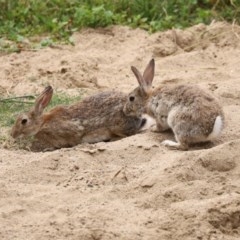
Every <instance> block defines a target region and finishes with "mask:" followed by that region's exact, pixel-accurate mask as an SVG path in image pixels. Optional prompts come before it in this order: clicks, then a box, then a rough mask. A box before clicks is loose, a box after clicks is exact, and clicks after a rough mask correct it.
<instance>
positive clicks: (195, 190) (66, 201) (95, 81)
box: [0, 22, 240, 240]
mask: <svg viewBox="0 0 240 240" xmlns="http://www.w3.org/2000/svg"><path fill="white" fill-rule="evenodd" d="M73 38H74V40H75V46H57V47H49V48H45V49H42V50H38V51H22V52H21V53H18V54H17V53H13V54H10V55H5V56H1V57H0V65H1V68H0V93H1V96H3V97H7V96H10V95H19V96H21V95H24V94H37V93H39V92H41V91H42V89H43V88H44V86H46V85H48V84H51V85H52V86H53V87H54V89H55V90H56V91H63V92H66V93H68V94H78V92H79V90H81V91H83V90H84V94H85V95H89V94H92V93H93V92H99V91H103V90H106V89H118V90H122V91H124V92H129V91H130V90H131V89H133V88H134V87H136V86H137V81H136V80H135V78H134V76H133V74H132V73H131V71H130V66H131V65H134V66H136V67H138V68H139V69H141V70H143V69H144V67H145V66H146V64H147V63H148V61H149V60H150V59H151V58H152V57H154V58H155V61H156V76H155V79H154V86H157V85H158V84H159V83H165V84H175V83H195V84H198V85H199V86H200V87H202V88H203V89H206V90H209V91H211V92H212V94H213V95H214V96H215V97H217V98H218V99H219V101H220V103H221V104H222V106H223V109H224V112H225V116H226V127H225V129H224V131H223V134H222V136H221V138H219V139H218V140H216V141H214V142H213V143H212V144H211V145H203V146H200V145H199V146H195V147H193V148H191V149H190V150H189V151H177V150H170V149H167V148H166V147H164V146H162V145H161V144H160V142H161V141H162V140H164V139H173V135H172V134H171V133H166V134H165V133H164V134H159V133H153V132H149V131H147V132H144V133H140V134H137V135H134V136H131V137H127V138H124V139H121V140H119V141H115V142H108V143H97V144H92V145H90V144H84V145H78V146H75V147H73V148H68V149H60V150H56V151H52V152H39V153H34V152H30V151H27V150H24V149H16V147H14V148H13V147H9V145H6V144H5V143H4V142H2V143H1V144H0V172H1V174H0V239H1V240H13V239H16V240H20V239H21V240H22V239H28V240H33V239H34V240H45V239H56V240H59V239H71V240H75V239H76V240H100V239H101V240H110V239H123V240H140V239H141V240H142V239H143V240H190V239H191V240H192V239H199V240H237V239H240V152H239V149H240V108H239V103H240V57H239V56H240V27H239V26H237V25H230V24H226V23H222V22H214V23H212V24H211V25H209V26H205V25H203V24H199V25H197V26H193V27H191V28H189V29H186V30H184V31H183V30H169V31H166V32H158V33H155V34H152V35H149V34H148V33H147V32H145V31H143V30H140V29H135V30H133V29H130V28H128V27H122V26H115V27H110V28H107V29H97V30H91V29H85V30H82V31H81V32H79V33H76V34H75V35H74V36H73ZM9 130H10V129H2V130H1V131H0V133H1V134H8V132H9Z"/></svg>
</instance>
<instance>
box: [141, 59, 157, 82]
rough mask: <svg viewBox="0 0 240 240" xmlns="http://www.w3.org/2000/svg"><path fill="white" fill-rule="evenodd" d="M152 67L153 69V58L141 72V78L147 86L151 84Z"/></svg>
mask: <svg viewBox="0 0 240 240" xmlns="http://www.w3.org/2000/svg"><path fill="white" fill-rule="evenodd" d="M154 69H155V61H154V59H152V60H151V61H150V62H149V63H148V65H147V67H146V68H145V70H144V73H143V79H144V81H145V83H146V85H147V86H149V87H151V86H152V81H153V78H154Z"/></svg>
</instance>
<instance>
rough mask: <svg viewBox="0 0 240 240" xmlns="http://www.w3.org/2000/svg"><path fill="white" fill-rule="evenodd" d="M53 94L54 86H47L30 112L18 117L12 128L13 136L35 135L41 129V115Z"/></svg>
mask: <svg viewBox="0 0 240 240" xmlns="http://www.w3.org/2000/svg"><path fill="white" fill-rule="evenodd" d="M52 95H53V89H52V87H51V86H48V87H46V88H45V89H44V90H43V92H42V93H41V94H40V95H39V96H38V98H37V99H36V101H35V104H34V107H33V108H32V109H31V110H30V111H29V112H27V113H23V114H21V115H19V116H18V117H17V120H16V121H15V124H14V125H13V127H12V130H11V136H12V137H13V138H17V137H22V136H25V137H27V136H33V135H35V134H36V133H37V132H38V131H39V129H40V128H41V125H42V118H41V117H42V113H43V110H44V108H45V107H47V105H48V104H49V102H50V101H51V98H52Z"/></svg>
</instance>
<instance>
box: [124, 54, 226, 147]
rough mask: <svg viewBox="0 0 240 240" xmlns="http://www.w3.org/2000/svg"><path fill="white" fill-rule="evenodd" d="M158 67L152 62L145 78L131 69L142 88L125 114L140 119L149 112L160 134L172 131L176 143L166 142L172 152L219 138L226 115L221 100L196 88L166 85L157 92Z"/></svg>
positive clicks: (134, 94)
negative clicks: (154, 86) (156, 77)
mask: <svg viewBox="0 0 240 240" xmlns="http://www.w3.org/2000/svg"><path fill="white" fill-rule="evenodd" d="M154 66H155V63H154V59H152V60H151V61H150V62H149V64H148V65H147V67H146V69H145V71H144V73H143V75H142V74H141V73H140V72H139V71H138V70H137V68H135V67H132V68H131V69H132V71H133V73H134V74H135V76H136V78H137V80H138V83H139V86H138V87H137V88H135V89H134V90H133V91H132V92H131V93H130V94H129V96H128V102H127V103H126V104H125V106H124V112H125V114H126V115H128V116H135V117H140V116H141V115H142V114H143V113H144V112H147V113H148V114H149V115H150V116H152V117H153V118H154V119H155V120H156V123H157V125H156V131H159V132H162V131H165V130H167V129H172V131H173V133H174V135H175V139H176V142H174V141H171V140H165V141H163V142H162V144H163V145H165V146H168V147H171V148H177V149H182V150H187V149H188V148H189V145H190V144H192V143H199V142H205V141H210V140H212V139H214V138H216V137H218V136H219V135H220V133H221V131H222V129H223V125H224V115H223V110H222V108H221V106H220V105H219V103H218V102H217V100H215V99H214V98H213V96H212V95H210V94H209V93H206V92H204V91H203V90H202V89H200V88H199V87H198V86H196V85H174V86H172V85H171V86H169V85H163V86H160V87H158V88H157V89H154V90H153V89H152V81H153V77H154Z"/></svg>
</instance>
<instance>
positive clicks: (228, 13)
mask: <svg viewBox="0 0 240 240" xmlns="http://www.w3.org/2000/svg"><path fill="white" fill-rule="evenodd" d="M0 4H1V8H0V51H1V50H2V51H20V50H21V48H24V44H26V41H28V40H26V39H29V38H30V37H31V36H34V35H43V34H44V35H45V36H46V35H47V36H48V37H45V38H41V40H36V42H37V43H36V45H34V41H33V40H31V43H32V44H33V45H32V46H34V47H44V46H48V45H52V44H53V43H54V41H58V42H68V43H72V44H73V41H72V39H71V35H72V33H73V32H75V31H78V30H79V29H81V28H83V27H93V28H95V27H106V26H109V25H113V24H122V25H128V26H131V27H140V28H143V29H146V30H148V31H149V32H155V31H159V30H164V29H168V28H173V27H174V28H184V27H188V26H191V25H193V24H197V23H200V22H202V23H209V22H210V21H211V20H213V19H217V20H226V21H230V22H233V21H236V22H238V23H239V22H240V1H239V0H113V1H109V0H47V1H42V0H11V1H9V0H0ZM3 40H4V41H3ZM5 40H11V41H13V42H15V43H16V44H15V45H14V46H13V45H12V43H9V42H8V41H5Z"/></svg>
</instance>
